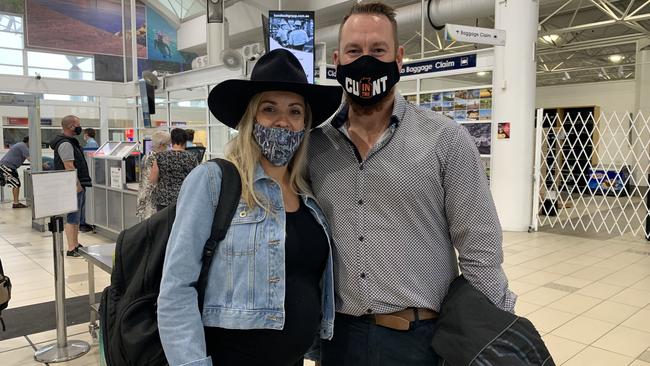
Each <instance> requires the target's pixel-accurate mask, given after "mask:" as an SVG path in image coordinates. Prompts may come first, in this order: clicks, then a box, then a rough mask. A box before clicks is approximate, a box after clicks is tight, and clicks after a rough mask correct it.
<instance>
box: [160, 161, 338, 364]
mask: <svg viewBox="0 0 650 366" xmlns="http://www.w3.org/2000/svg"><path fill="white" fill-rule="evenodd" d="M220 187H221V169H220V168H219V166H218V165H217V164H215V163H209V162H208V163H204V164H202V165H200V166H198V167H196V168H195V169H194V170H193V171H192V172H191V173H190V174H189V175H188V176H187V178H186V179H185V181H184V183H183V186H182V188H181V191H180V194H179V197H178V202H177V206H176V219H175V221H174V226H173V227H172V231H171V234H170V236H169V242H168V243H167V251H166V253H165V263H164V267H163V275H162V280H161V283H160V294H159V296H158V328H159V331H160V339H161V341H162V345H163V349H164V350H165V356H166V357H167V361H168V362H169V364H170V365H171V366H177V365H192V366H195V365H196V366H198V365H212V361H211V359H210V357H207V356H206V355H207V352H206V345H205V335H204V332H203V327H204V326H210V327H221V328H227V329H283V327H284V315H285V314H284V294H285V277H286V276H285V249H284V248H285V247H284V245H285V211H284V203H283V199H282V193H281V189H280V186H279V185H278V184H277V183H276V182H275V181H274V180H273V179H271V178H270V177H269V176H267V175H266V174H265V173H264V170H263V169H262V167H261V166H260V165H259V164H258V166H257V169H256V171H255V181H254V189H255V192H256V194H259V195H260V196H261V197H263V198H264V199H266V200H268V201H269V202H270V206H271V211H269V212H267V211H265V210H264V209H262V208H260V207H255V208H250V207H248V206H247V205H246V204H245V203H244V202H243V201H240V203H239V206H238V207H237V211H236V212H235V216H234V218H233V220H232V222H231V226H230V228H229V229H228V233H227V234H226V237H225V239H224V240H223V241H222V242H221V243H219V248H218V250H217V252H216V254H215V256H214V259H213V261H212V266H211V268H210V273H209V279H208V285H207V289H206V291H205V300H204V303H203V304H204V306H203V313H202V314H199V312H198V304H197V292H196V290H195V288H194V287H193V285H194V284H195V283H196V281H197V279H198V277H199V273H200V270H201V254H202V251H203V246H204V244H205V242H206V240H207V239H208V237H209V236H210V229H211V225H212V219H213V217H214V210H215V208H216V207H217V203H218V199H219V191H220ZM301 199H302V200H303V201H304V203H305V205H306V206H307V207H308V208H309V211H310V212H311V213H312V215H314V217H315V218H316V220H317V221H318V222H319V223H320V225H321V226H322V227H323V229H324V231H325V233H326V235H327V239H328V242H329V244H330V253H329V256H328V259H327V264H326V266H325V272H324V273H323V276H322V280H321V289H322V301H321V303H322V308H321V314H322V318H321V319H322V320H321V325H320V337H321V338H323V339H331V338H332V335H333V326H334V287H333V274H332V250H331V239H330V232H329V228H328V227H327V225H326V222H325V216H324V215H323V213H322V211H321V210H320V208H319V207H318V205H317V203H316V201H315V200H314V198H312V197H311V196H308V195H302V196H301Z"/></svg>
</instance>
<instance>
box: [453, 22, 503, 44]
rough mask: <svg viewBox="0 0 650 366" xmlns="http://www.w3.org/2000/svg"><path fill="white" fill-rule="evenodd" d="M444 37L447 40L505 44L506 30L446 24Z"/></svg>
mask: <svg viewBox="0 0 650 366" xmlns="http://www.w3.org/2000/svg"><path fill="white" fill-rule="evenodd" d="M445 38H446V39H447V40H448V41H458V42H468V43H480V44H492V45H495V46H505V45H506V31H504V30H501V29H491V28H479V27H470V26H467V25H457V24H447V25H446V26H445Z"/></svg>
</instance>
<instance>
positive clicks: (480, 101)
mask: <svg viewBox="0 0 650 366" xmlns="http://www.w3.org/2000/svg"><path fill="white" fill-rule="evenodd" d="M408 97H413V100H409V99H408ZM407 100H408V101H410V102H412V103H416V100H417V96H416V95H411V96H407ZM419 105H420V107H422V108H425V109H430V110H432V111H434V112H436V113H439V114H442V115H444V116H446V117H449V118H451V119H453V120H455V121H456V122H473V121H491V120H492V89H491V88H483V89H477V88H474V89H461V90H450V91H442V92H435V93H422V94H420V104H419Z"/></svg>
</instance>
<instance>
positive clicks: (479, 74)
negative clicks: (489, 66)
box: [476, 71, 487, 76]
mask: <svg viewBox="0 0 650 366" xmlns="http://www.w3.org/2000/svg"><path fill="white" fill-rule="evenodd" d="M476 75H478V76H485V75H487V72H485V71H479V72H477V73H476Z"/></svg>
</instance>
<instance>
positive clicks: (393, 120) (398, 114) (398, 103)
mask: <svg viewBox="0 0 650 366" xmlns="http://www.w3.org/2000/svg"><path fill="white" fill-rule="evenodd" d="M349 108H350V107H349V106H348V104H347V103H345V102H344V103H343V104H342V105H341V108H339V111H338V112H336V115H335V116H334V118H332V122H331V123H332V127H334V128H336V129H339V128H341V127H342V126H343V124H344V123H345V121H347V119H348V109H349ZM405 113H406V100H405V99H404V97H403V96H402V94H400V93H399V92H398V91H395V99H394V101H393V112H392V114H391V116H390V124H391V125H399V124H400V123H401V122H402V119H404V114H405Z"/></svg>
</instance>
